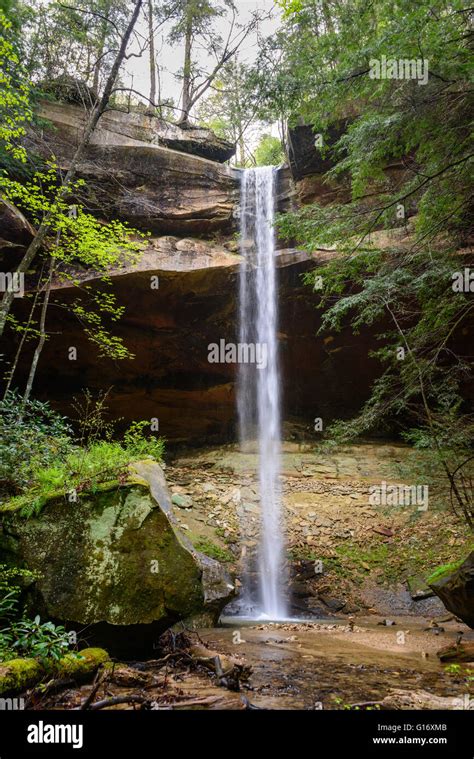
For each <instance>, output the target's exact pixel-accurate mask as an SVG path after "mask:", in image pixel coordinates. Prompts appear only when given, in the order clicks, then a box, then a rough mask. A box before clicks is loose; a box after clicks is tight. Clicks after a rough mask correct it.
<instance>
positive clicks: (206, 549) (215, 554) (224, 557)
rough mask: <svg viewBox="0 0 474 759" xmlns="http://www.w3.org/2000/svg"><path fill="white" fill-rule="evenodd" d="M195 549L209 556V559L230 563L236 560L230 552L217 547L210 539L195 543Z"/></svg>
mask: <svg viewBox="0 0 474 759" xmlns="http://www.w3.org/2000/svg"><path fill="white" fill-rule="evenodd" d="M194 547H195V548H197V550H198V551H201V552H202V553H204V554H205V555H206V556H209V558H211V559H216V561H222V562H223V563H228V562H231V561H233V560H234V557H233V556H232V554H231V552H230V551H228V550H227V549H225V548H221V547H220V546H218V545H216V543H213V542H212V540H209V538H202V537H201V538H198V539H197V540H196V541H195V543H194Z"/></svg>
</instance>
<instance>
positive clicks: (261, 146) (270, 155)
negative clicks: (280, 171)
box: [254, 134, 285, 166]
mask: <svg viewBox="0 0 474 759" xmlns="http://www.w3.org/2000/svg"><path fill="white" fill-rule="evenodd" d="M254 155H255V163H256V165H257V166H278V165H279V164H280V163H283V161H284V159H285V154H284V152H283V146H282V144H281V140H279V139H278V137H274V136H273V135H271V134H263V135H262V136H261V138H260V141H259V143H258V145H257V147H256V148H255V153H254Z"/></svg>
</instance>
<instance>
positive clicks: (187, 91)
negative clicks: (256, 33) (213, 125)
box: [161, 0, 262, 124]
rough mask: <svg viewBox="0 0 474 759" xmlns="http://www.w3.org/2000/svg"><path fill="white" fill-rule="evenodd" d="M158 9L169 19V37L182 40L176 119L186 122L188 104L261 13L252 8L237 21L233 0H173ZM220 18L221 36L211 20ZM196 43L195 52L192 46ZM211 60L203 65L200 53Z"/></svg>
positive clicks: (192, 103)
mask: <svg viewBox="0 0 474 759" xmlns="http://www.w3.org/2000/svg"><path fill="white" fill-rule="evenodd" d="M161 12H162V13H164V14H166V15H167V17H168V18H169V19H171V20H172V21H173V25H172V28H171V31H170V33H169V41H170V42H171V43H173V44H176V43H183V44H184V58H183V68H182V72H181V79H182V88H181V109H180V119H179V121H180V123H181V124H186V123H187V122H188V120H189V115H190V112H191V110H192V108H193V107H194V106H195V105H196V103H197V102H198V101H199V100H200V99H201V98H202V96H203V95H204V94H205V93H206V92H207V91H208V89H209V87H211V85H212V84H213V82H214V81H215V79H216V77H217V76H218V75H219V72H220V71H221V69H222V67H223V66H225V65H226V64H227V63H228V62H229V61H230V60H231V59H232V58H233V56H235V54H236V53H237V51H238V50H239V48H240V46H241V45H242V43H243V42H244V40H245V39H246V38H247V37H248V35H249V34H250V33H251V32H252V31H253V30H255V29H256V28H257V25H258V23H259V21H260V19H261V18H262V13H260V12H257V11H255V12H254V13H252V14H251V15H250V19H249V20H248V21H247V22H246V23H245V24H242V23H239V22H238V21H237V9H236V6H235V4H234V2H233V0H221V2H220V3H218V2H215V1H214V0H175V2H172V1H171V2H167V3H165V4H164V5H163V6H162V9H161ZM217 19H223V22H222V26H223V27H225V26H227V32H226V34H225V36H222V35H221V34H219V33H218V32H217V30H216V26H215V23H214V22H215V21H216V20H217ZM198 45H199V51H200V54H199V56H198V55H197V53H196V49H197V47H198ZM206 55H207V57H208V58H209V60H211V61H212V63H211V64H210V66H206V64H205V63H204V61H203V60H202V58H203V57H205V56H206Z"/></svg>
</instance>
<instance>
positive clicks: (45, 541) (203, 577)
mask: <svg viewBox="0 0 474 759" xmlns="http://www.w3.org/2000/svg"><path fill="white" fill-rule="evenodd" d="M0 516H1V517H2V526H3V532H2V536H1V541H0V562H5V561H8V562H15V563H19V562H22V563H24V565H25V566H27V567H28V568H29V569H31V570H33V571H35V572H37V573H38V574H39V579H38V581H37V583H36V586H35V594H36V598H35V599H34V602H35V610H36V611H38V612H39V613H40V614H41V616H44V617H48V618H51V619H53V620H55V621H61V622H63V623H67V625H68V627H69V628H70V629H74V630H76V631H77V632H78V634H79V632H80V631H82V630H84V629H85V628H86V633H85V637H86V639H87V641H89V642H90V641H91V640H92V641H94V642H97V643H99V642H100V643H101V644H102V645H106V647H108V648H110V650H112V651H114V652H127V651H129V650H130V651H133V653H135V652H137V651H141V652H143V653H145V654H146V653H148V654H151V653H152V645H153V642H154V641H155V640H156V638H157V637H158V635H159V634H161V632H163V631H164V630H165V629H167V628H168V627H170V626H171V625H173V624H174V623H176V622H177V621H179V620H184V619H186V618H188V617H192V616H195V615H198V614H201V613H203V612H206V613H207V614H208V615H209V614H210V615H212V616H213V618H214V620H215V619H216V618H217V616H218V615H219V612H220V610H221V609H222V607H223V606H224V605H225V604H226V603H227V602H228V601H229V599H230V598H231V597H232V595H233V592H234V586H233V584H232V581H231V578H230V576H229V575H228V573H227V572H226V570H224V568H223V567H222V566H221V565H220V564H219V563H218V562H217V561H215V560H214V559H210V558H208V557H207V556H204V555H203V554H200V553H199V552H198V551H196V550H195V549H194V547H193V545H192V543H191V542H190V541H189V540H188V539H187V537H186V536H185V535H184V534H182V533H181V532H180V530H179V528H178V526H177V522H176V519H175V518H174V516H173V513H172V510H171V500H170V496H169V493H168V489H167V486H166V481H165V478H164V475H163V471H162V469H161V467H160V466H159V465H158V464H156V463H155V462H153V461H151V460H148V461H144V462H139V463H138V464H136V465H135V466H134V467H133V468H132V470H131V474H130V477H129V479H128V481H127V483H126V484H125V485H123V486H120V487H118V486H115V487H112V488H111V489H106V490H103V491H102V492H100V493H96V494H94V495H84V496H82V497H80V499H79V500H78V502H77V503H69V502H68V501H67V500H66V499H65V498H64V497H60V498H53V499H51V500H50V501H49V502H48V503H47V505H46V506H45V507H44V508H43V511H42V512H41V514H40V515H39V516H37V517H36V518H30V519H23V518H21V517H20V516H18V515H17V514H15V513H13V514H12V513H3V514H1V515H0ZM2 549H3V550H2Z"/></svg>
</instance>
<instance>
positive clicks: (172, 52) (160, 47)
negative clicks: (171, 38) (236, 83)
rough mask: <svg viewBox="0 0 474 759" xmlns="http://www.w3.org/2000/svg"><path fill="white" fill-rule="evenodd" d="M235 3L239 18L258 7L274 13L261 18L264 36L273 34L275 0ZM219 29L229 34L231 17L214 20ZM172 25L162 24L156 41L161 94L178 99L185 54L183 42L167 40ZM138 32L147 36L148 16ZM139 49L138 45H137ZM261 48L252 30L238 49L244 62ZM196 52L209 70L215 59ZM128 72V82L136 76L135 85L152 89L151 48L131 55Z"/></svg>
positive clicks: (246, 17)
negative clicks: (266, 18) (176, 43)
mask: <svg viewBox="0 0 474 759" xmlns="http://www.w3.org/2000/svg"><path fill="white" fill-rule="evenodd" d="M235 5H236V6H237V8H238V14H239V15H238V21H239V22H241V23H245V22H247V21H249V19H250V16H251V13H252V12H253V11H255V10H262V11H266V12H268V13H270V14H271V18H270V19H268V20H266V21H264V22H262V23H261V24H260V27H259V33H260V34H261V35H263V36H264V37H267V36H268V35H270V34H272V32H274V31H275V30H276V28H277V27H278V24H279V8H278V6H276V5H275V2H274V0H236V2H235ZM213 28H215V29H216V32H217V33H218V34H220V36H221V37H223V38H224V39H225V38H226V37H227V34H228V30H229V18H228V17H227V18H226V17H223V18H218V19H216V21H215V22H214V27H213ZM169 29H170V26H169V25H168V26H165V27H161V28H160V30H159V31H158V32H157V35H156V40H155V45H156V52H157V59H158V62H159V64H160V66H161V68H162V71H161V87H162V93H161V94H162V98H167V97H172V98H173V99H174V101H175V103H177V101H178V99H179V95H180V89H181V82H180V80H179V79H176V78H175V74H176V73H178V72H179V70H180V69H182V66H183V57H184V45H182V44H180V45H175V46H170V44H169V43H168V42H167V40H166V36H167V33H168V32H169ZM138 32H139V33H140V34H141V35H143V36H144V37H147V35H148V29H147V22H146V20H145V18H143V14H142V18H141V20H140V24H139V26H138ZM135 49H136V48H135ZM257 51H258V40H257V34H255V33H254V34H252V35H249V37H247V39H246V40H245V41H244V43H243V44H242V47H241V48H240V50H239V60H240V61H242V62H244V61H245V62H251V61H252V60H254V59H255V57H256V54H257ZM194 55H195V56H196V55H197V56H198V63H199V65H200V66H202V67H203V68H206V69H207V70H210V69H211V68H212V59H210V58H209V57H208V56H207V55H206V54H205V53H204V51H202V50H201V51H200V50H198V49H197V48H196V49H195V52H194ZM125 71H126V74H124V75H123V78H124V80H125V81H126V82H127V84H130V81H131V80H133V88H134V89H136V90H138V91H140V92H143V93H144V94H145V95H146V96H147V95H148V94H149V90H150V75H149V57H148V51H146V52H145V53H144V55H143V56H142V57H141V58H131V59H130V60H129V61H128V62H127V66H126V69H125Z"/></svg>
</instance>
